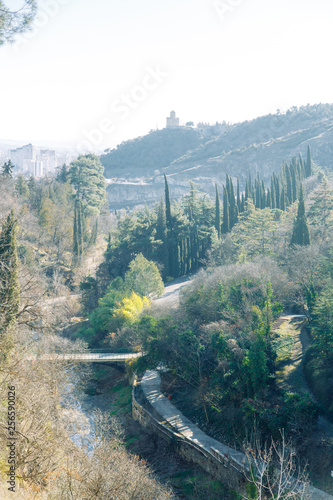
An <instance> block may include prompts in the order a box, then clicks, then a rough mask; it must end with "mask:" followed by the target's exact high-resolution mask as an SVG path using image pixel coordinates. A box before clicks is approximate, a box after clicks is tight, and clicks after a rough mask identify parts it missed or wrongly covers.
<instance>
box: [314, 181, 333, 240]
mask: <svg viewBox="0 0 333 500" xmlns="http://www.w3.org/2000/svg"><path fill="white" fill-rule="evenodd" d="M308 218H309V223H310V225H311V227H312V229H313V231H314V232H315V235H316V236H317V237H320V238H321V239H322V241H326V240H327V239H328V237H329V236H331V234H332V219H333V189H332V188H331V186H330V185H329V183H328V180H327V178H326V177H325V176H322V178H321V181H320V184H319V186H318V188H317V189H315V191H314V192H313V194H312V204H311V207H310V209H309V212H308Z"/></svg>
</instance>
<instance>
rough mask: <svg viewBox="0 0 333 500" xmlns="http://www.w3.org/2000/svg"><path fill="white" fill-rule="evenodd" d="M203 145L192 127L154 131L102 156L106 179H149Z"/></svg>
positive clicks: (122, 144) (202, 140)
mask: <svg viewBox="0 0 333 500" xmlns="http://www.w3.org/2000/svg"><path fill="white" fill-rule="evenodd" d="M203 142H204V139H203V137H202V136H201V135H200V134H199V133H198V132H197V131H196V130H194V129H191V128H186V129H185V128H179V129H163V130H156V131H153V132H151V133H149V134H148V135H146V136H143V137H138V138H136V139H133V140H130V141H126V142H123V143H121V144H120V145H118V146H117V148H115V149H112V150H111V151H110V152H108V153H107V154H105V155H103V156H102V157H101V162H102V165H103V166H104V168H105V177H106V178H112V177H125V178H136V177H151V176H153V175H156V173H158V172H156V171H157V170H161V169H164V168H165V167H167V166H168V165H170V163H171V162H173V161H174V160H176V159H177V158H179V157H180V156H182V155H184V154H185V153H186V152H187V151H189V150H193V149H196V148H197V147H198V146H200V145H201V144H202V143H203Z"/></svg>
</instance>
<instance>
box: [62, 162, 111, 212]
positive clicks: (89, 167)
mask: <svg viewBox="0 0 333 500" xmlns="http://www.w3.org/2000/svg"><path fill="white" fill-rule="evenodd" d="M103 172H104V167H103V166H102V164H101V162H100V161H99V159H98V158H97V156H95V155H92V154H88V155H81V156H79V157H78V159H77V160H75V161H74V162H72V163H71V165H70V169H69V172H68V175H69V179H70V182H71V184H72V185H73V187H74V190H75V194H76V197H77V198H78V199H79V200H80V201H81V210H82V213H83V215H84V216H85V217H88V216H91V215H99V213H100V210H101V207H102V206H103V205H104V203H105V200H106V191H105V179H104V176H103Z"/></svg>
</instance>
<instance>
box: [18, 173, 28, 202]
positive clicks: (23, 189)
mask: <svg viewBox="0 0 333 500" xmlns="http://www.w3.org/2000/svg"><path fill="white" fill-rule="evenodd" d="M15 191H16V192H17V193H18V194H19V195H20V196H23V198H27V197H28V196H29V188H28V184H27V183H26V180H25V179H24V177H23V175H19V176H18V179H17V181H16V184H15Z"/></svg>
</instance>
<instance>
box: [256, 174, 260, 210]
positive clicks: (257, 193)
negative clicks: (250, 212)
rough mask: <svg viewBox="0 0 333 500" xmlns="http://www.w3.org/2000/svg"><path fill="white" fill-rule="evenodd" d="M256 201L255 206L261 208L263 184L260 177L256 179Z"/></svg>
mask: <svg viewBox="0 0 333 500" xmlns="http://www.w3.org/2000/svg"><path fill="white" fill-rule="evenodd" d="M255 190H256V202H255V207H256V208H260V205H261V186H260V182H259V180H258V179H256V180H255Z"/></svg>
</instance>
